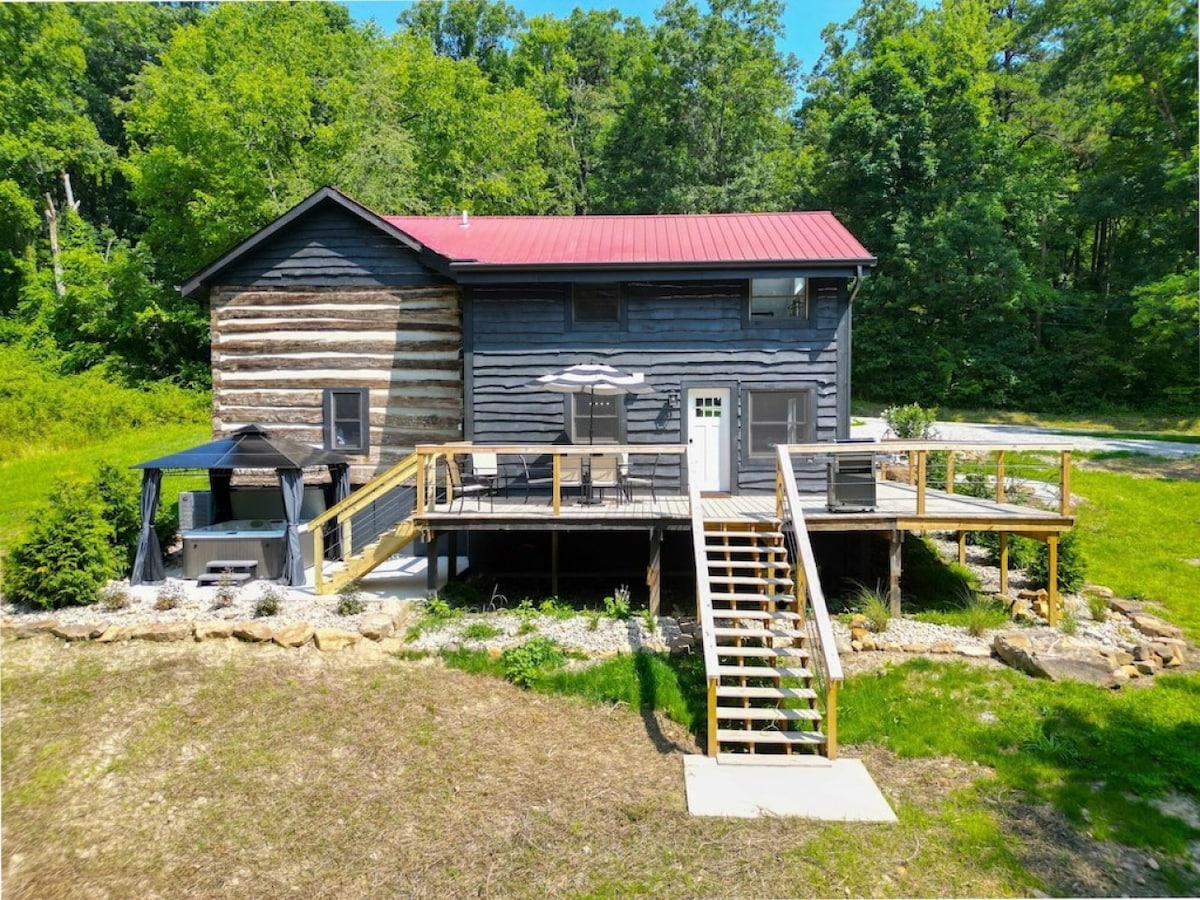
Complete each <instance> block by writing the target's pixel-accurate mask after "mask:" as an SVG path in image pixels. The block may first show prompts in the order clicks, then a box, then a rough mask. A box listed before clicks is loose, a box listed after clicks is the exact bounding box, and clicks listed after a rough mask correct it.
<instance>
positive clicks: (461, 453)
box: [416, 441, 687, 517]
mask: <svg viewBox="0 0 1200 900" xmlns="http://www.w3.org/2000/svg"><path fill="white" fill-rule="evenodd" d="M686 453H687V448H686V447H685V446H683V445H681V444H596V445H586V444H585V445H580V444H475V443H471V442H469V441H461V442H455V443H450V444H420V445H418V446H417V452H416V456H417V459H418V461H419V463H420V465H419V467H418V469H417V471H418V473H419V477H420V479H421V481H420V487H419V489H418V491H417V494H418V503H417V508H416V515H418V516H423V515H425V514H427V513H431V512H434V511H435V507H436V504H437V503H438V502H439V499H440V502H443V503H445V504H447V507H449V505H450V504H452V503H453V502H454V496H455V495H454V485H453V484H452V483H451V479H450V473H449V471H448V469H447V467H445V466H438V465H437V460H438V459H440V458H444V457H454V458H455V459H456V461H457V460H458V459H460V458H461V459H463V460H472V459H473V457H475V456H477V455H479V454H488V456H489V457H494V458H495V460H496V461H497V464H498V465H499V468H500V471H501V476H502V478H501V485H500V487H501V489H504V488H506V487H507V488H509V489H517V490H522V491H526V490H527V489H528V488H529V485H528V484H527V483H526V482H525V481H524V478H525V474H526V473H525V464H523V463H522V459H524V460H525V463H527V464H528V466H529V468H530V469H531V470H537V471H538V472H539V473H540V474H543V475H545V476H547V477H548V479H549V483H548V485H547V486H548V487H549V488H550V503H551V507H552V509H553V514H554V516H555V517H558V516H560V515H561V513H562V506H563V499H564V491H566V490H578V489H579V488H580V486H579V485H578V484H576V483H571V484H564V483H563V460H564V459H567V458H577V459H582V460H591V459H592V458H594V457H597V456H609V457H611V456H619V457H623V458H627V459H628V466H629V468H630V473H631V474H632V475H634V476H638V477H642V478H648V477H650V469H651V467H652V460H653V457H655V456H663V457H678V458H679V459H680V460H683V459H684V458H685V456H686ZM460 468H461V466H460ZM467 469H468V470H471V471H477V470H478V467H477V466H476V465H475V464H474V463H472V464H471V465H469V466H468V467H467ZM668 469H669V467H668V466H664V465H659V466H658V467H657V470H658V479H657V486H656V487H657V489H666V490H671V489H677V485H678V482H677V481H673V480H670V479H668V477H666V476H665V472H666V471H667V470H668ZM534 489H535V490H537V489H538V488H534ZM606 489H613V488H611V487H610V488H606Z"/></svg>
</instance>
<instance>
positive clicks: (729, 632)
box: [713, 613, 808, 640]
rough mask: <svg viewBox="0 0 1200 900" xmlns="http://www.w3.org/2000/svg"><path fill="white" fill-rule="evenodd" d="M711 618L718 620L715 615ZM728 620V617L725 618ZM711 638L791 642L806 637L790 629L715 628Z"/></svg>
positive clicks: (803, 633) (802, 633) (800, 632)
mask: <svg viewBox="0 0 1200 900" xmlns="http://www.w3.org/2000/svg"><path fill="white" fill-rule="evenodd" d="M713 618H719V617H718V616H717V615H716V614H715V613H714V614H713ZM727 618H728V617H727ZM713 637H719V638H721V637H731V638H759V639H763V640H766V639H769V638H791V639H792V640H797V639H804V638H807V637H808V635H807V634H806V633H805V632H803V631H796V630H794V629H791V628H723V627H717V628H714V629H713Z"/></svg>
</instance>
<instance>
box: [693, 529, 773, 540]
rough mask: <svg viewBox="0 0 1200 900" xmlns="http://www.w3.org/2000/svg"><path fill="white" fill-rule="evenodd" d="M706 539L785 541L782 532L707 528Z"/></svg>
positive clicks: (705, 531)
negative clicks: (735, 538) (727, 538)
mask: <svg viewBox="0 0 1200 900" xmlns="http://www.w3.org/2000/svg"><path fill="white" fill-rule="evenodd" d="M704 536H705V537H721V538H724V537H737V538H751V537H752V538H770V539H772V540H779V541H781V540H783V532H782V531H757V530H753V531H752V530H740V531H739V530H736V529H735V530H730V529H728V528H705V529H704Z"/></svg>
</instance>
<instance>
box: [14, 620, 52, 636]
mask: <svg viewBox="0 0 1200 900" xmlns="http://www.w3.org/2000/svg"><path fill="white" fill-rule="evenodd" d="M57 627H58V622H57V621H56V620H55V619H35V620H34V621H32V622H18V623H17V624H15V625H13V626H12V631H11V632H9V633H10V634H12V635H13V636H14V637H17V638H28V637H33V636H34V635H37V634H49V633H50V632H52V631H53V630H54V629H55V628H57Z"/></svg>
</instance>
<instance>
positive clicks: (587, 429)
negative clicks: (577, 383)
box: [570, 394, 621, 444]
mask: <svg viewBox="0 0 1200 900" xmlns="http://www.w3.org/2000/svg"><path fill="white" fill-rule="evenodd" d="M570 397H571V425H572V428H573V429H574V434H573V435H572V440H573V441H574V442H575V443H576V444H586V443H592V444H616V443H620V441H621V404H620V403H619V402H618V401H619V400H620V398H619V397H596V396H593V395H591V394H571V395H570Z"/></svg>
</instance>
